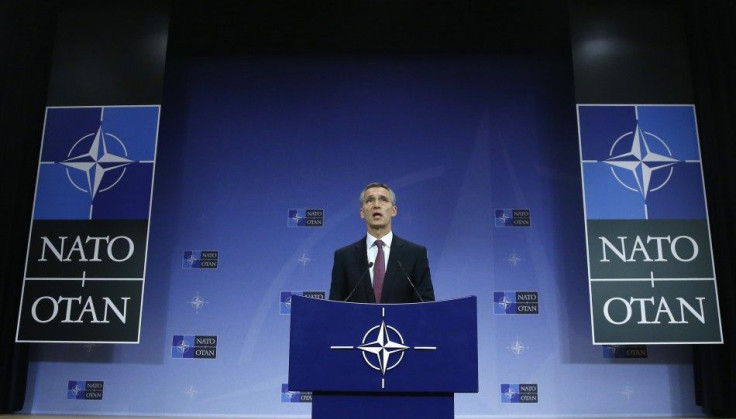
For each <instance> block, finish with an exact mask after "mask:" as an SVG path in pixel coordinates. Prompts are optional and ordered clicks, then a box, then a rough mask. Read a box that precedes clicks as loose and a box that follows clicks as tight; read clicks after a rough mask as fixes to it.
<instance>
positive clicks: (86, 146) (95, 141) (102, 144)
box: [59, 125, 134, 199]
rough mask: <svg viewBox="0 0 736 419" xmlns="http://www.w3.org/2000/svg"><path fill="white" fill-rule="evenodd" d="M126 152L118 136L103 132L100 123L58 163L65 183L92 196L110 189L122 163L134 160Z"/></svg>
mask: <svg viewBox="0 0 736 419" xmlns="http://www.w3.org/2000/svg"><path fill="white" fill-rule="evenodd" d="M127 155H128V151H127V149H126V148H125V144H123V142H122V141H121V140H120V138H118V137H116V136H115V135H113V134H110V133H105V132H104V131H103V129H102V125H100V127H99V128H98V129H97V132H96V133H90V134H87V135H85V136H84V137H82V138H80V139H79V140H77V142H76V143H74V145H73V146H72V147H71V149H70V150H69V153H68V154H67V158H66V160H63V161H61V162H59V163H60V164H62V165H64V166H66V176H67V178H68V179H69V182H71V184H72V185H73V186H74V187H75V188H77V189H78V190H80V191H82V192H84V193H88V194H89V195H90V197H91V198H92V199H94V198H95V196H96V195H97V194H98V193H100V192H105V191H107V190H110V189H111V188H113V187H114V186H115V185H117V183H118V182H120V180H121V179H122V178H123V175H125V170H126V169H125V166H127V165H129V164H131V163H133V162H134V161H133V160H130V159H128V158H127ZM73 172H76V173H73ZM103 180H104V182H103Z"/></svg>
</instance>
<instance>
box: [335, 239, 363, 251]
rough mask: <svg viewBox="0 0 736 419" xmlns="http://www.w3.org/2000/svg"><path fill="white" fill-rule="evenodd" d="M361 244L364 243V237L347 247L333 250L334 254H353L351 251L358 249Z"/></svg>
mask: <svg viewBox="0 0 736 419" xmlns="http://www.w3.org/2000/svg"><path fill="white" fill-rule="evenodd" d="M361 243H365V237H363V238H361V239H360V240H358V241H356V242H353V243H350V244H349V245H347V246H343V247H341V248H339V249H337V250H335V253H336V254H337V253H348V252H353V251H355V249H357V248H359V247H360V244H361Z"/></svg>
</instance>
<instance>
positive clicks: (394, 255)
mask: <svg viewBox="0 0 736 419" xmlns="http://www.w3.org/2000/svg"><path fill="white" fill-rule="evenodd" d="M396 213H397V208H396V195H395V194H394V192H393V191H392V190H391V188H389V187H388V185H386V184H384V183H371V184H369V185H368V186H366V187H365V188H364V189H363V192H362V193H361V194H360V218H363V219H364V220H365V223H366V229H367V234H366V236H365V237H364V238H362V239H360V240H358V241H357V242H355V243H353V244H350V245H348V246H345V247H343V248H341V249H338V250H336V251H335V261H334V263H333V265H332V284H331V285H330V300H336V301H352V302H358V303H382V304H391V303H413V302H421V301H434V288H433V287H432V278H431V275H430V273H429V260H428V259H427V249H426V248H425V247H424V246H420V245H418V244H414V243H412V242H409V241H406V240H404V239H402V238H400V237H398V236H396V235H394V234H393V232H392V231H391V220H392V219H393V217H395V216H396Z"/></svg>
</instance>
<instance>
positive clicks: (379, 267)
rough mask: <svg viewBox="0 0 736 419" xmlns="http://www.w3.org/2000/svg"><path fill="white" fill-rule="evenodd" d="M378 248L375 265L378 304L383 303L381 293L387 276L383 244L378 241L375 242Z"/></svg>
mask: <svg viewBox="0 0 736 419" xmlns="http://www.w3.org/2000/svg"><path fill="white" fill-rule="evenodd" d="M373 244H375V245H376V246H378V255H376V261H375V262H374V263H373V294H374V295H375V296H376V302H377V303H380V302H381V292H382V291H383V277H384V276H386V262H385V261H384V258H383V242H382V241H380V240H376V241H375V242H373Z"/></svg>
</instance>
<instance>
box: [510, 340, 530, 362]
mask: <svg viewBox="0 0 736 419" xmlns="http://www.w3.org/2000/svg"><path fill="white" fill-rule="evenodd" d="M506 349H509V350H510V351H511V352H513V353H514V354H516V359H519V356H520V355H521V354H522V353H523V352H524V351H525V350H526V349H529V347H528V346H525V345H524V342H522V341H520V340H519V338H518V337H517V338H516V341H514V343H512V344H511V346H507V347H506Z"/></svg>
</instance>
